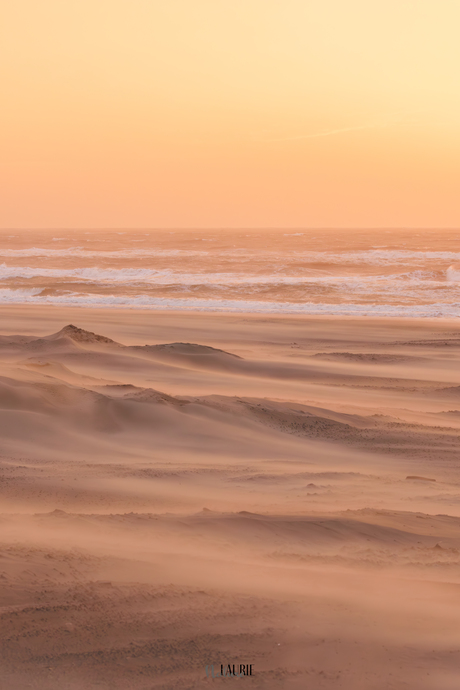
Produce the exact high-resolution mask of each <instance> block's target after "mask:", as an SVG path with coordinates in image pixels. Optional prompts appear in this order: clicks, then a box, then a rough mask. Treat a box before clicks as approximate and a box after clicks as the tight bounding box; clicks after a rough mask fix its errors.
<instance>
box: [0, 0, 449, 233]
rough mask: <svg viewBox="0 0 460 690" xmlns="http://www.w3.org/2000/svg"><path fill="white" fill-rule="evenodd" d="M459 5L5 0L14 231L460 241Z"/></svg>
mask: <svg viewBox="0 0 460 690" xmlns="http://www.w3.org/2000/svg"><path fill="white" fill-rule="evenodd" d="M459 26H460V2H459V0H40V1H39V2H38V1H37V0H2V2H1V3H0V88H1V93H2V106H1V108H0V227H3V228H29V227H30V228H47V227H53V228H54V227H59V228H67V227H69V228H70V227H81V228H92V227H114V228H130V227H132V228H139V227H149V228H153V227H173V228H176V227H183V228H187V227H194V228H197V227H206V228H209V227H350V228H353V227H361V228H362V227H376V228H379V227H460V203H459V194H458V186H459V184H458V183H459V180H460V79H459V65H460V41H459V39H458V27H459Z"/></svg>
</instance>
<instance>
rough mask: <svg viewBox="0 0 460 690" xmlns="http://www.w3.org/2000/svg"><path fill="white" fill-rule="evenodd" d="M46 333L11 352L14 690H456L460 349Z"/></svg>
mask: <svg viewBox="0 0 460 690" xmlns="http://www.w3.org/2000/svg"><path fill="white" fill-rule="evenodd" d="M33 310H36V307H35V306H34V307H33V309H32V307H31V308H29V309H28V310H26V311H25V314H26V316H27V318H25V317H24V321H23V323H24V324H25V325H24V327H23V329H21V328H20V327H19V326H20V325H21V324H20V323H19V326H18V327H17V322H16V321H15V322H12V324H13V323H14V324H15V325H14V329H15V331H17V332H21V331H22V332H27V329H28V328H29V327H30V319H31V318H33V319H35V321H34V323H33V326H34V333H40V332H41V331H40V328H41V327H42V326H43V329H42V330H43V332H44V333H52V335H45V336H44V337H42V336H40V337H37V336H36V335H35V336H33V337H32V336H4V337H0V503H1V506H2V508H1V510H2V513H1V514H0V525H1V535H0V584H1V587H0V608H1V611H0V623H1V625H0V687H1V688H2V689H3V687H5V688H8V690H24V688H28V687H31V688H33V689H34V690H63V689H64V688H65V689H66V690H87V689H89V688H93V687H98V688H100V690H165V689H166V688H168V689H171V690H172V689H173V688H174V690H201V688H203V687H205V686H206V685H208V684H209V683H212V682H214V681H213V679H212V678H207V677H206V670H205V669H206V667H207V666H208V667H209V664H212V663H215V664H216V665H218V666H219V667H220V664H225V663H229V664H230V663H235V664H237V663H250V664H254V670H255V676H254V678H253V679H251V678H247V679H240V681H239V682H240V683H243V684H244V685H245V687H246V686H247V687H248V688H264V690H265V689H266V690H280V689H281V688H283V690H305V688H308V689H311V690H320V689H321V690H336V688H344V690H348V689H349V688H353V690H368V688H379V689H380V688H394V690H403V688H417V689H420V690H440V688H442V689H443V690H444V688H445V689H446V690H447V688H449V690H450V688H453V687H455V686H456V684H457V685H458V682H457V681H458V654H457V652H456V650H457V649H458V620H459V619H460V605H459V604H458V596H457V595H458V591H457V590H458V587H459V584H460V510H459V486H460V470H459V463H458V457H459V449H460V446H459V439H460V413H459V412H458V411H456V410H455V407H456V404H454V403H455V401H456V400H457V396H458V389H459V386H460V373H459V372H460V368H459V367H457V361H456V360H457V358H458V354H457V350H456V349H455V348H454V347H451V348H449V347H447V348H446V347H444V346H442V347H441V346H440V341H439V340H435V339H436V338H437V336H438V335H439V338H440V339H442V341H446V340H447V341H448V340H449V339H450V338H452V339H455V338H457V339H458V334H456V333H454V332H452V333H450V332H449V333H446V332H445V328H444V330H443V331H442V332H441V330H440V329H439V328H438V333H436V332H434V331H435V330H436V329H435V327H434V326H433V324H429V325H428V326H427V325H426V324H425V323H417V324H415V325H413V324H412V323H406V322H403V321H402V320H401V321H398V322H397V323H396V322H393V321H392V322H391V323H390V322H386V321H385V320H381V321H380V322H379V324H378V325H377V324H375V322H373V323H371V324H370V325H369V324H368V323H367V322H366V321H365V320H360V321H359V323H358V322H357V321H356V322H355V321H353V320H349V319H348V320H344V321H341V320H339V319H331V320H329V319H319V320H314V319H297V318H294V317H292V318H291V317H289V318H284V317H277V318H275V317H273V318H272V317H267V316H264V317H251V318H249V317H248V318H241V316H238V317H237V316H233V317H230V316H228V315H227V316H225V315H213V316H212V317H211V316H209V315H203V314H193V315H192V314H189V315H186V314H181V315H179V316H177V317H176V316H175V315H174V314H171V313H169V314H162V313H152V312H141V311H140V312H139V313H137V312H136V313H134V312H129V311H128V310H127V311H125V312H115V311H111V312H110V313H108V312H103V311H95V310H91V311H89V310H88V311H81V312H78V313H79V314H84V321H83V320H82V323H84V324H85V325H88V330H84V329H81V328H78V327H76V326H73V325H71V324H72V323H74V322H75V313H76V312H75V311H74V312H73V313H72V314H71V315H69V313H67V312H63V311H61V310H55V311H52V312H51V310H50V311H49V312H48V316H47V318H46V319H44V320H43V323H42V322H41V321H40V322H38V321H37V320H36V319H38V316H40V318H42V317H43V316H44V314H45V312H44V311H40V312H39V314H38V315H37V313H36V311H33ZM15 313H16V312H15ZM8 314H9V315H11V314H12V312H11V311H10V312H8ZM50 314H51V316H50ZM114 315H115V316H114ZM45 316H46V314H45ZM78 318H80V317H78ZM104 322H105V323H107V324H108V326H107V328H108V327H109V326H110V331H109V330H107V331H106V330H105V326H104ZM66 323H67V324H70V325H68V326H66V327H64V328H61V325H62V324H66ZM184 324H185V326H186V325H187V324H188V327H189V330H188V331H187V332H186V331H185V326H184ZM453 328H454V325H452V326H451V329H453ZM105 332H107V333H109V332H110V334H113V337H114V338H115V340H111V339H110V338H106V337H105V336H104V335H97V333H105ZM152 333H154V334H155V338H160V337H161V339H162V340H163V341H164V342H166V343H169V344H163V345H158V344H154V345H147V346H144V347H141V346H139V345H138V343H149V342H150V343H151V342H152V341H153V337H152ZM180 340H186V341H190V342H178V341H180ZM398 342H399V343H403V344H404V348H402V347H401V348H400V349H399V350H398V349H397V343H398ZM121 343H127V344H126V345H125V344H121ZM132 343H134V345H133V344H132ZM193 343H206V345H197V344H193ZM411 343H412V344H413V346H412V345H411ZM292 345H295V347H292ZM221 347H222V348H223V349H220V348H221ZM374 351H375V352H376V355H373V354H372V353H373V352H374ZM232 352H238V353H239V354H242V355H244V359H243V358H240V357H237V356H234V355H232V354H231V353H232ZM318 353H319V356H316V357H315V354H316V355H318ZM328 353H329V354H328ZM369 353H371V354H369ZM323 354H325V358H323ZM328 358H330V359H328ZM403 359H404V361H402V360H403ZM378 364H381V365H384V366H376V365H378ZM405 364H407V365H408V366H407V368H406V367H405ZM445 389H450V391H451V392H450V393H449V392H447V393H446V392H440V391H443V390H444V391H445ZM217 682H218V683H219V682H223V681H219V680H218V681H217ZM229 682H230V684H231V681H229ZM232 682H233V681H232ZM234 682H235V683H238V681H236V680H234Z"/></svg>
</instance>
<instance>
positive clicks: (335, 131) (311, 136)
mask: <svg viewBox="0 0 460 690" xmlns="http://www.w3.org/2000/svg"><path fill="white" fill-rule="evenodd" d="M392 124H395V123H394V122H391V123H389V122H386V123H383V124H374V125H359V126H357V127H342V128H341V129H329V130H327V131H326V132H317V133H316V134H299V135H298V136H296V137H283V138H280V139H265V141H299V140H300V139H317V138H318V137H329V136H332V135H334V134H342V132H357V131H359V130H361V129H378V128H379V127H390V126H391V125H392Z"/></svg>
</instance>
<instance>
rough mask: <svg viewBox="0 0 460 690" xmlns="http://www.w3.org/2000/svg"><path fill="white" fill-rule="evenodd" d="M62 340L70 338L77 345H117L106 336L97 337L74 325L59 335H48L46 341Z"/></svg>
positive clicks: (63, 329)
mask: <svg viewBox="0 0 460 690" xmlns="http://www.w3.org/2000/svg"><path fill="white" fill-rule="evenodd" d="M61 338H70V339H71V340H73V341H74V342H76V343H87V344H91V345H94V344H104V345H116V344H117V343H115V341H114V340H111V339H110V338H106V336H104V335H97V334H96V333H91V331H85V330H84V329H83V328H77V326H74V325H73V324H69V325H68V326H64V328H61V330H60V331H58V332H57V333H53V334H52V335H48V336H46V337H45V338H44V340H49V341H53V340H59V339H61Z"/></svg>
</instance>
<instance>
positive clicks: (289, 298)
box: [0, 229, 460, 317]
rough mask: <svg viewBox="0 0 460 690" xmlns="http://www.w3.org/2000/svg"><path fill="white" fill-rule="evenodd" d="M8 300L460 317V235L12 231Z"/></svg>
mask: <svg viewBox="0 0 460 690" xmlns="http://www.w3.org/2000/svg"><path fill="white" fill-rule="evenodd" d="M0 302H2V303H35V304H59V305H76V306H78V305H79V306H94V307H110V306H114V307H131V308H144V309H145V308H147V309H171V310H175V309H177V310H205V311H229V312H239V311H241V312H255V313H257V312H266V313H296V314H330V315H334V314H337V315H340V314H343V315H360V314H362V315H375V316H378V315H383V316H391V315H393V316H445V317H455V316H459V315H460V231H455V230H444V231H442V230H384V229H383V230H368V231H365V230H292V231H291V230H283V229H279V230H187V231H181V230H177V231H172V230H152V231H148V230H145V231H143V230H142V231H139V230H137V231H134V230H133V231H129V230H127V231H97V230H95V231H91V232H88V231H76V230H72V231H46V232H45V231H32V230H30V231H24V230H22V231H17V232H15V231H9V232H5V231H3V233H2V235H1V248H0Z"/></svg>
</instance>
